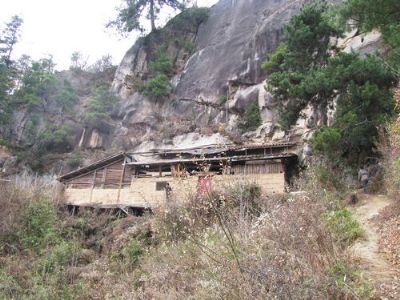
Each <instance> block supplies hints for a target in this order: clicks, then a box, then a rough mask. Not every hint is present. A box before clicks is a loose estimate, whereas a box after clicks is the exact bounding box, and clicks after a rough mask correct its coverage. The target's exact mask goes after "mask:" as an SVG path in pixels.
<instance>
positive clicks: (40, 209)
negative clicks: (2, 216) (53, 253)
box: [18, 199, 60, 251]
mask: <svg viewBox="0 0 400 300" xmlns="http://www.w3.org/2000/svg"><path fill="white" fill-rule="evenodd" d="M21 222H22V227H21V229H20V231H19V232H18V237H19V240H20V242H21V245H22V247H23V248H26V249H33V250H35V251H40V250H42V249H44V248H46V247H48V246H50V245H55V244H57V243H58V242H59V241H60V235H59V228H58V225H59V220H58V216H57V210H56V208H55V206H54V204H53V203H51V202H50V201H49V200H47V199H40V200H38V201H37V202H32V203H30V204H29V205H28V206H27V207H26V208H25V209H24V212H23V215H22V218H21Z"/></svg>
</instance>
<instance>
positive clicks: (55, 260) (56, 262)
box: [39, 241, 80, 275]
mask: <svg viewBox="0 0 400 300" xmlns="http://www.w3.org/2000/svg"><path fill="white" fill-rule="evenodd" d="M79 254H80V246H79V245H78V244H77V243H76V242H67V241H62V242H60V244H58V245H56V246H54V248H52V249H51V252H50V253H49V254H48V255H46V256H45V257H43V259H42V260H41V262H40V266H39V272H40V273H41V274H42V275H44V274H47V273H52V272H54V271H55V270H63V269H64V267H67V266H74V265H76V264H77V262H78V259H79Z"/></svg>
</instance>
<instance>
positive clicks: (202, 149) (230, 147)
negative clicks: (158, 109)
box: [129, 142, 297, 155]
mask: <svg viewBox="0 0 400 300" xmlns="http://www.w3.org/2000/svg"><path fill="white" fill-rule="evenodd" d="M296 145H297V144H296V143H292V142H287V143H269V144H247V145H234V144H209V145H205V146H199V147H193V148H183V149H179V148H178V149H174V148H158V149H157V148H154V149H151V150H150V151H146V152H131V153H129V154H131V155H135V154H138V155H140V154H182V153H187V154H193V155H196V154H214V153H220V152H225V151H245V150H249V149H264V148H290V147H293V146H296Z"/></svg>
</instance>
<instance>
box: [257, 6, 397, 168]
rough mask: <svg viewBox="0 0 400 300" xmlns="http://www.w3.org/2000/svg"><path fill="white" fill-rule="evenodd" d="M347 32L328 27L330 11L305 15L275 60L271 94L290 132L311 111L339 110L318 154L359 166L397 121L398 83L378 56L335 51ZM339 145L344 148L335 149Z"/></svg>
mask: <svg viewBox="0 0 400 300" xmlns="http://www.w3.org/2000/svg"><path fill="white" fill-rule="evenodd" d="M341 35H342V32H341V31H340V30H339V29H335V28H334V27H333V25H332V23H330V22H329V15H328V14H327V6H326V5H323V4H319V3H317V4H313V5H310V6H306V7H305V8H303V9H302V11H301V12H300V14H299V15H298V16H296V17H294V18H292V19H291V20H290V22H289V24H288V25H287V26H286V28H285V39H284V44H282V46H280V47H279V48H278V50H277V51H276V52H275V53H274V54H272V55H271V56H270V58H269V59H268V61H267V62H266V63H265V64H264V69H265V70H267V71H269V72H271V73H272V74H271V75H270V77H269V79H268V88H269V90H270V91H271V92H272V93H273V94H274V96H275V97H276V98H277V99H278V100H279V101H280V123H281V125H282V127H283V128H284V129H286V130H288V129H289V128H290V127H291V126H292V125H294V124H295V123H296V122H297V120H298V118H299V117H300V114H301V112H302V110H304V109H305V108H306V107H307V106H308V105H311V106H312V107H314V108H317V109H320V110H322V111H327V110H328V108H329V107H335V108H336V112H335V118H334V123H333V124H332V126H331V127H330V128H329V129H328V128H323V127H322V128H321V129H320V130H319V131H318V132H317V133H316V136H315V138H314V140H313V145H314V148H315V150H316V151H317V152H321V153H323V154H325V155H327V156H328V157H330V161H331V162H332V160H331V159H333V158H334V161H336V162H338V160H340V159H345V160H347V162H349V163H350V164H353V165H357V164H359V163H360V162H361V161H363V160H364V159H365V157H367V156H371V155H373V152H374V151H375V150H376V147H375V145H376V144H375V143H376V141H377V139H378V128H379V126H382V125H384V123H385V121H388V120H390V118H391V117H393V116H394V115H395V111H394V108H395V103H394V98H393V89H394V88H395V87H396V86H397V84H398V80H397V78H396V76H395V74H394V73H393V72H392V70H391V69H390V68H389V67H388V66H387V65H386V64H384V63H383V62H382V59H381V58H379V57H378V56H376V55H367V56H366V57H360V55H359V54H356V53H345V52H343V51H342V50H341V49H339V48H337V47H336V46H335V45H332V42H331V38H332V37H340V36H341ZM333 143H337V144H338V145H340V147H331V146H332V144H333Z"/></svg>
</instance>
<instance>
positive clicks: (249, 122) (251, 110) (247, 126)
mask: <svg viewBox="0 0 400 300" xmlns="http://www.w3.org/2000/svg"><path fill="white" fill-rule="evenodd" d="M261 124H262V119H261V115H260V108H259V107H258V102H257V101H255V102H253V103H252V104H251V105H249V107H248V108H247V110H246V111H245V113H244V116H243V120H242V121H241V123H240V124H239V128H240V130H241V131H242V132H248V131H253V130H256V129H257V128H258V126H260V125H261Z"/></svg>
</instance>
